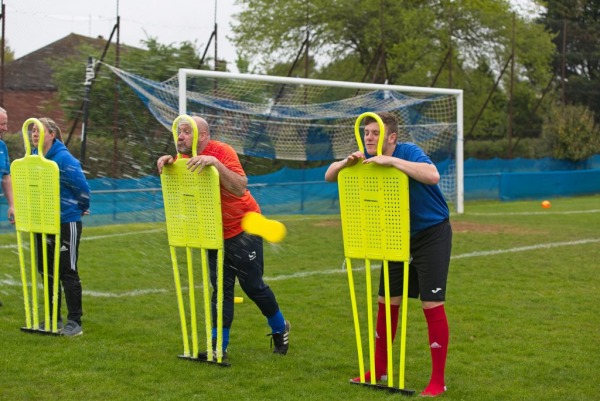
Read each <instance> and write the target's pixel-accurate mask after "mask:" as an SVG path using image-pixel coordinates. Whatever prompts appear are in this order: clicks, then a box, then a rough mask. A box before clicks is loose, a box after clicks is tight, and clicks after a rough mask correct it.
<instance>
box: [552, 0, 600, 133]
mask: <svg viewBox="0 0 600 401" xmlns="http://www.w3.org/2000/svg"><path fill="white" fill-rule="evenodd" d="M540 21H541V22H542V23H543V24H544V25H545V26H546V27H547V29H548V30H550V31H552V32H554V33H555V34H556V36H555V38H554V43H555V45H556V48H557V49H558V51H559V53H558V54H557V57H556V58H555V59H554V62H553V72H554V74H555V76H556V77H558V78H559V82H560V83H561V85H564V87H561V91H562V90H563V89H564V97H563V99H562V100H563V103H565V104H582V105H586V106H587V107H589V108H590V110H592V111H593V112H594V113H595V115H596V122H598V123H600V89H598V88H600V0H549V1H548V2H547V9H546V12H545V13H544V14H542V16H541V18H540ZM563 79H564V80H563Z"/></svg>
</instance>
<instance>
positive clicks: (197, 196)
mask: <svg viewBox="0 0 600 401" xmlns="http://www.w3.org/2000/svg"><path fill="white" fill-rule="evenodd" d="M160 180H161V184H162V192H163V198H164V204H165V216H166V220H167V233H168V237H169V245H171V246H178V247H191V248H206V249H223V221H222V217H221V195H220V187H219V173H218V172H217V169H216V168H214V167H213V166H207V167H204V169H203V170H202V173H201V174H198V173H197V172H190V171H189V170H188V169H187V168H186V159H179V160H177V161H176V162H175V163H173V164H172V165H167V166H165V167H164V168H163V172H162V174H161V175H160Z"/></svg>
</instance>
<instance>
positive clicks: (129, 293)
mask: <svg viewBox="0 0 600 401" xmlns="http://www.w3.org/2000/svg"><path fill="white" fill-rule="evenodd" d="M598 242H600V238H588V239H582V240H577V241H568V242H551V243H548V244H539V245H530V246H521V247H516V248H509V249H494V250H490V251H477V252H469V253H463V254H460V255H454V256H452V257H451V259H464V258H474V257H481V256H492V255H499V254H503V253H516V252H525V251H533V250H538V249H549V248H558V247H563V246H574V245H585V244H593V243H598ZM376 267H377V265H373V268H376ZM352 270H353V271H360V270H364V268H354V269H352ZM345 272H346V271H345V270H344V269H343V266H342V268H341V269H330V270H322V271H310V272H299V273H293V274H285V275H280V276H274V277H265V281H267V282H270V281H280V280H290V279H295V278H305V277H310V276H316V275H325V274H340V273H345ZM0 284H3V285H8V286H14V287H17V286H21V282H20V281H16V280H12V279H3V280H0ZM198 288H201V287H198ZM172 291H174V289H160V288H155V289H146V290H133V291H126V292H122V293H112V292H99V291H89V290H84V291H83V293H84V295H86V296H91V297H98V298H124V297H136V296H140V295H146V294H163V293H167V292H172Z"/></svg>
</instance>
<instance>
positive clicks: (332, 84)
mask: <svg viewBox="0 0 600 401" xmlns="http://www.w3.org/2000/svg"><path fill="white" fill-rule="evenodd" d="M106 66H107V67H108V68H110V69H111V70H112V71H113V72H114V73H115V74H117V75H118V76H119V77H120V78H121V79H123V80H124V81H125V82H126V83H127V84H128V85H129V86H130V87H132V88H133V90H134V91H135V92H136V93H137V94H138V96H139V97H140V98H141V99H142V101H143V102H144V103H145V104H146V106H147V107H148V109H149V110H150V112H151V113H152V114H153V115H154V116H155V117H156V118H157V119H158V121H160V122H161V123H162V124H163V125H164V126H165V127H166V128H168V129H170V128H171V124H172V122H173V120H174V119H175V118H177V116H178V115H180V114H189V115H196V114H197V115H201V116H202V117H204V118H205V119H206V120H207V121H208V123H209V124H210V126H211V137H212V138H213V139H216V140H220V141H223V142H226V143H228V144H230V145H231V146H232V147H233V148H234V149H235V150H236V151H237V152H238V153H239V154H243V155H246V156H253V157H261V158H269V159H282V160H300V161H303V160H305V161H331V160H336V159H342V158H344V157H346V156H348V155H349V154H350V153H352V152H354V151H356V150H357V149H358V144H357V143H356V139H355V135H354V123H355V121H356V118H357V117H358V116H359V115H361V114H362V113H364V112H367V111H370V112H382V111H388V112H393V113H395V114H396V116H397V117H398V122H399V131H400V132H399V133H398V134H399V141H410V142H414V143H416V144H417V145H419V146H420V147H421V148H423V150H424V151H425V152H426V153H427V154H428V155H429V157H430V158H431V159H432V160H433V162H434V163H435V164H436V166H437V167H438V170H439V171H440V174H441V181H440V186H441V188H442V191H443V193H444V195H445V197H446V200H447V201H448V202H449V203H450V204H452V205H453V207H454V210H455V211H456V212H458V213H462V211H463V178H462V177H463V149H462V130H463V128H462V99H463V98H462V90H456V89H443V88H423V87H411V86H397V85H383V84H365V83H354V82H341V81H327V80H315V79H302V78H285V77H275V76H265V75H252V74H236V73H227V72H218V71H206V70H192V69H180V70H179V74H178V75H177V76H176V77H173V78H171V79H169V80H167V81H164V82H155V81H151V80H148V79H145V78H143V77H141V76H138V75H135V74H131V73H128V72H126V71H123V70H120V69H117V68H115V67H113V66H110V65H106Z"/></svg>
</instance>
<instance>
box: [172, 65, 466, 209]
mask: <svg viewBox="0 0 600 401" xmlns="http://www.w3.org/2000/svg"><path fill="white" fill-rule="evenodd" d="M189 76H196V77H206V78H223V79H225V78H227V79H241V80H248V81H261V82H270V83H276V84H294V85H313V86H321V87H323V86H329V87H335V88H351V89H364V90H394V91H400V92H416V93H425V94H441V95H451V96H454V97H455V98H456V107H457V109H456V131H457V133H456V134H457V135H456V155H455V157H456V160H455V162H456V177H455V180H456V199H454V205H455V208H456V213H458V214H461V213H463V212H464V156H463V143H464V139H463V135H464V133H463V132H464V131H463V130H464V128H463V91H462V89H447V88H429V87H417V86H403V85H387V84H369V83H360V82H343V81H328V80H320V79H307V78H288V77H277V76H268V75H255V74H240V73H231V72H221V71H208V70H195V69H190V68H180V69H179V72H178V81H179V83H178V85H179V87H178V90H179V114H180V115H181V114H186V112H187V78H188V77H189ZM182 83H183V84H182ZM357 117H358V116H357Z"/></svg>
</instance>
